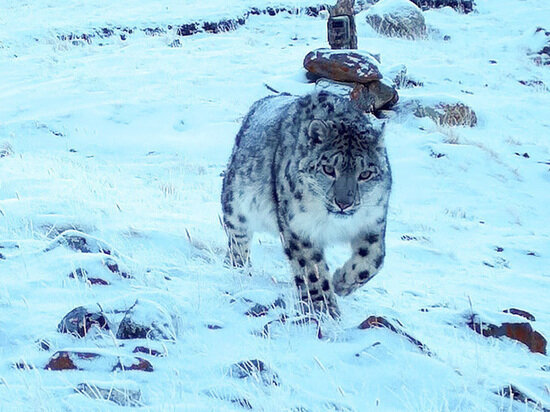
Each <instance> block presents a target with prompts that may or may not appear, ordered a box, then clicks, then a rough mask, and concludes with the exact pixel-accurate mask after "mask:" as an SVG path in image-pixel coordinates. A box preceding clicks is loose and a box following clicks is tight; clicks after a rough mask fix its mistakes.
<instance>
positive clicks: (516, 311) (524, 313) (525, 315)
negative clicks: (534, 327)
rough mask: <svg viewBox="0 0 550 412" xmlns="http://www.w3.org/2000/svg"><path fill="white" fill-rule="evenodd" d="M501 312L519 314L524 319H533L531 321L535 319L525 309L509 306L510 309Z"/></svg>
mask: <svg viewBox="0 0 550 412" xmlns="http://www.w3.org/2000/svg"><path fill="white" fill-rule="evenodd" d="M503 312H504V313H511V314H512V315H517V316H521V317H522V318H525V319H527V320H530V321H533V322H534V321H535V320H536V319H535V317H534V316H533V315H531V314H530V313H529V312H527V311H526V310H522V309H516V308H510V309H505V310H503Z"/></svg>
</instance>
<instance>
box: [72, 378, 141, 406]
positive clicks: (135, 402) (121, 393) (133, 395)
mask: <svg viewBox="0 0 550 412" xmlns="http://www.w3.org/2000/svg"><path fill="white" fill-rule="evenodd" d="M75 392H77V393H81V394H82V395H85V396H86V397H88V398H90V399H100V400H107V401H111V402H113V403H116V404H117V405H120V406H130V407H138V406H142V402H141V391H140V390H139V389H130V388H124V387H112V386H109V387H105V388H104V387H102V386H100V384H93V383H80V384H78V385H77V386H76V388H75Z"/></svg>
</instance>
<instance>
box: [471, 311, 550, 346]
mask: <svg viewBox="0 0 550 412" xmlns="http://www.w3.org/2000/svg"><path fill="white" fill-rule="evenodd" d="M467 325H468V326H469V327H470V329H472V330H473V331H474V332H476V333H479V334H480V335H483V336H485V337H494V338H500V337H503V336H506V337H508V338H510V339H513V340H516V341H518V342H521V343H523V344H525V345H527V347H528V348H529V350H530V351H531V352H535V353H542V354H543V355H546V339H545V337H544V336H542V335H541V334H540V333H539V332H537V331H534V330H533V328H532V327H531V324H529V323H527V322H522V323H509V322H504V323H502V324H501V325H493V324H491V323H483V322H482V321H481V320H480V319H479V317H478V316H477V315H473V316H472V317H471V318H470V319H469V320H468V322H467Z"/></svg>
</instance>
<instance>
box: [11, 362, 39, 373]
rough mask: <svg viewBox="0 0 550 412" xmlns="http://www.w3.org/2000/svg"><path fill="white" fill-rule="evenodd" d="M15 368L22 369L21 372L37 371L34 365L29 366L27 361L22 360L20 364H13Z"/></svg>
mask: <svg viewBox="0 0 550 412" xmlns="http://www.w3.org/2000/svg"><path fill="white" fill-rule="evenodd" d="M13 367H14V368H15V369H21V370H25V371H29V370H31V369H35V366H34V365H33V364H29V363H27V361H25V360H22V361H19V362H16V363H14V364H13Z"/></svg>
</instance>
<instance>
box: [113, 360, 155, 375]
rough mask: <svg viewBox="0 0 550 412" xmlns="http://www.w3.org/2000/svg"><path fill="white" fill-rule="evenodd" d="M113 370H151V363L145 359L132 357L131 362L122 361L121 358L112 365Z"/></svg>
mask: <svg viewBox="0 0 550 412" xmlns="http://www.w3.org/2000/svg"><path fill="white" fill-rule="evenodd" d="M113 371H143V372H153V365H151V362H149V361H148V360H147V359H143V358H133V360H132V362H130V363H128V362H126V363H123V361H122V360H119V362H118V363H117V364H116V365H115V366H114V367H113Z"/></svg>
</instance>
